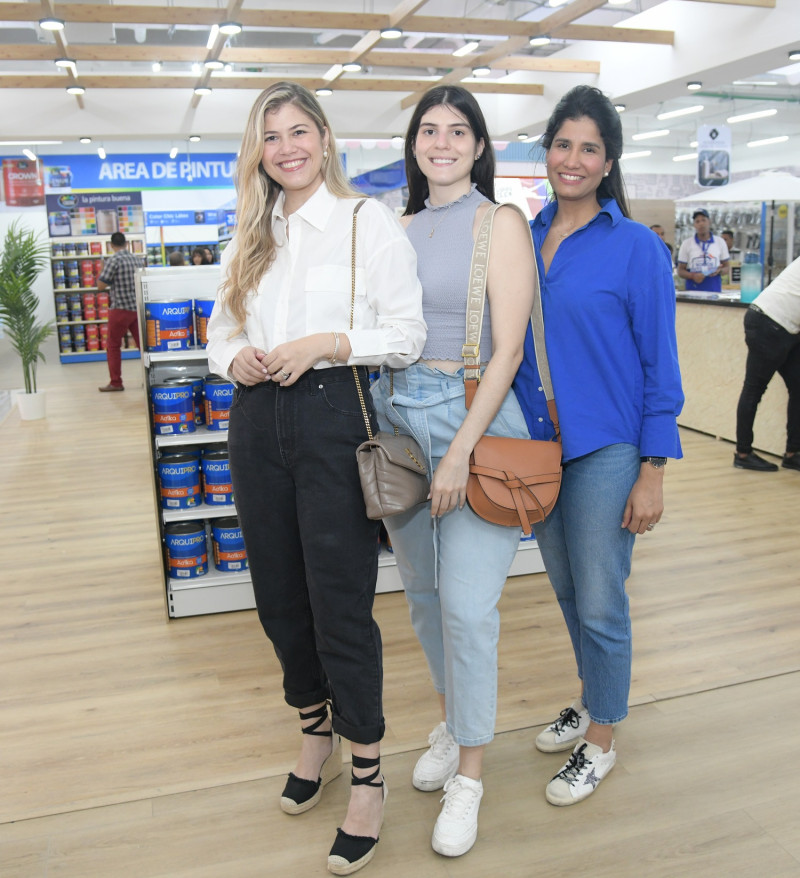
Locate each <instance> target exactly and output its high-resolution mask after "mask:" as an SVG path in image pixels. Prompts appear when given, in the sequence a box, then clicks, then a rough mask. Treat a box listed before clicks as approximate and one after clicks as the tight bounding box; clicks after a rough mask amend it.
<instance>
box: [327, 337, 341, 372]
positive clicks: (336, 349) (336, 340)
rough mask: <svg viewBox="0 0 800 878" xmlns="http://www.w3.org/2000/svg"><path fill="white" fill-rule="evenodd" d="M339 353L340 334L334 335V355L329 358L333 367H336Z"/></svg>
mask: <svg viewBox="0 0 800 878" xmlns="http://www.w3.org/2000/svg"><path fill="white" fill-rule="evenodd" d="M338 353H339V333H338V332H334V333H333V353H332V354H331V355H330V357H329V361H330V364H331V366H335V365H336V354H338Z"/></svg>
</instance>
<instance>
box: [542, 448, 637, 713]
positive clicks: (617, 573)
mask: <svg viewBox="0 0 800 878" xmlns="http://www.w3.org/2000/svg"><path fill="white" fill-rule="evenodd" d="M639 465H640V464H639V449H638V448H637V447H636V446H635V445H627V444H617V445H608V446H606V447H605V448H601V449H599V450H598V451H594V452H592V453H591V454H587V455H586V456H585V457H580V458H577V459H576V460H573V461H570V462H569V463H567V465H566V466H565V467H564V473H563V477H562V481H561V492H560V494H559V497H558V502H557V503H556V505H555V508H554V509H553V511H552V513H551V514H550V515H549V516H548V517H547V519H546V520H545V521H544V522H542V523H541V524H536V525H534V527H533V530H534V533H535V535H536V541H537V543H538V545H539V548H540V549H541V552H542V558H543V560H544V565H545V568H546V569H547V575H548V576H549V577H550V582H551V583H552V585H553V589H554V590H555V593H556V597H557V598H558V602H559V604H560V605H561V612H562V613H563V614H564V619H565V621H566V623H567V630H568V631H569V636H570V638H571V639H572V648H573V649H574V651H575V661H576V662H577V665H578V676H579V677H580V679H581V680H582V681H583V703H584V705H585V706H586V708H587V710H588V711H589V716H590V717H591V718H592V720H593V721H594V722H596V723H600V724H602V725H612V724H613V723H617V722H619V721H620V720H622V719H624V718H625V717H626V716H627V714H628V693H629V691H630V685H631V620H630V613H629V611H628V595H627V594H626V593H625V580H627V578H628V576H629V575H630V572H631V554H632V552H633V543H634V539H635V537H634V534H632V533H630V531H628V530H627V529H624V528H622V527H621V523H622V515H623V512H624V510H625V503H626V501H627V499H628V495H629V494H630V492H631V488H632V487H633V484H634V482H635V481H636V479H637V478H638V475H639Z"/></svg>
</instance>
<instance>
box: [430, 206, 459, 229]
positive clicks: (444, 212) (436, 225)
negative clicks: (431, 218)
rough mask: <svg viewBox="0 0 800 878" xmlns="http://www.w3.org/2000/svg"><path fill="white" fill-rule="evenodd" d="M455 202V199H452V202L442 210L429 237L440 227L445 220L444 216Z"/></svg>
mask: <svg viewBox="0 0 800 878" xmlns="http://www.w3.org/2000/svg"><path fill="white" fill-rule="evenodd" d="M454 204H455V201H451V202H450V204H448V205H447V207H446V208H445V209H444V210H443V211H442V215H441V216H440V217H439V220H438V221H437V222H435V223H434V224H433V225H432V226H431V233H430V234H429V235H428V237H429V238H432V237H433V233H434V232H435V231H436V230H437V229H438V228H439V226H440V225H441V224H442V223H443V222H444V218H445V217H446V216H447V211H448V210H450V208H451V207H452V206H453V205H454Z"/></svg>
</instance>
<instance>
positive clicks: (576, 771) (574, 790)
mask: <svg viewBox="0 0 800 878" xmlns="http://www.w3.org/2000/svg"><path fill="white" fill-rule="evenodd" d="M616 761H617V751H616V750H615V749H614V742H613V741H612V742H611V749H610V750H609V751H608V753H604V752H603V748H602V747H598V746H597V744H590V743H589V742H588V741H584V739H583V738H581V739H580V740H579V741H578V743H577V745H576V747H575V749H574V750H573V751H572V755H571V756H570V757H569V761H568V762H567V764H566V765H565V766H564V767H563V768H562V769H561V771H559V773H558V774H557V775H556V776H555V777H554V778H553V779H552V780H551V781H550V783H549V784H548V785H547V789H546V790H545V798H546V799H547V801H548V802H550V804H551V805H574V804H575V803H576V802H581V801H583V799H585V798H586V797H587V796H591V794H592V793H593V792H594V791H595V789H597V785H598V784H599V783H600V781H601V780H602V779H603V778H604V777H605V776H606V775H607V774H608V773H609V771H611V769H612V768H613V767H614V763H615V762H616Z"/></svg>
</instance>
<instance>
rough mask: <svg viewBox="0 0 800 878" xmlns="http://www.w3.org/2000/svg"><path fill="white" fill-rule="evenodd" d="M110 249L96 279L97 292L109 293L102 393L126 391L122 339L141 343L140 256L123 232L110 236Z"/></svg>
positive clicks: (99, 388) (139, 344)
mask: <svg viewBox="0 0 800 878" xmlns="http://www.w3.org/2000/svg"><path fill="white" fill-rule="evenodd" d="M111 249H112V250H113V251H114V255H113V256H111V257H109V258H108V259H106V260H105V262H104V263H103V270H102V271H101V272H100V277H99V278H98V279H97V289H98V290H101V291H103V290H108V291H109V297H110V302H109V309H108V342H107V345H106V359H107V361H108V375H109V379H110V380H109V382H108V384H105V385H103V386H102V387H98V388H97V389H98V390H99V391H100V393H111V392H113V391H118V390H125V387H124V385H123V383H122V339H123V338H124V337H125V333H126V332H128V331H130V334H131V335H132V336H133V340H134V341H135V342H136V347H137V348H141V343H140V342H139V318H138V316H137V314H136V272H137V270H138V269H139V268H141V267H142V265H143V262H142V258H141V257H140V256H134V255H133V253H131V252H130V251H129V250H128V242H127V240H126V239H125V235H123V234H122V232H114V234H113V235H112V236H111Z"/></svg>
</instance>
